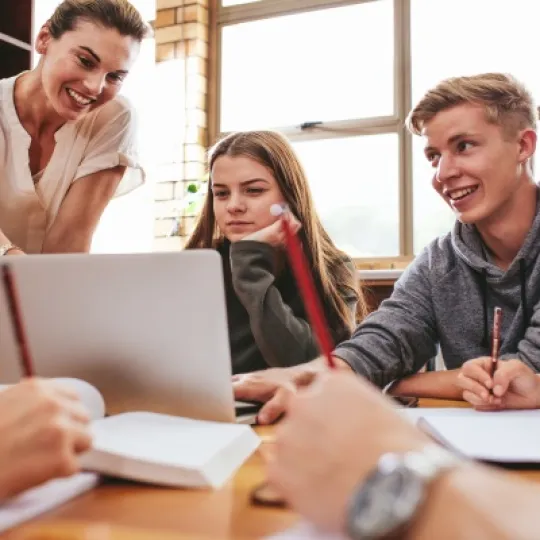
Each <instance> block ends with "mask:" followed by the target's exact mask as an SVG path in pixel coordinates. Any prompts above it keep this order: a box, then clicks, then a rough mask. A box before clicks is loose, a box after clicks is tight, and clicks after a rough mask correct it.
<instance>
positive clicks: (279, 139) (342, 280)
mask: <svg viewBox="0 0 540 540" xmlns="http://www.w3.org/2000/svg"><path fill="white" fill-rule="evenodd" d="M224 155H227V156H247V157H250V158H252V159H254V160H256V161H257V162H259V163H261V164H262V165H264V166H265V167H267V168H268V169H269V170H270V171H271V172H272V174H273V176H274V178H275V179H276V181H277V183H278V186H279V188H280V190H281V193H282V194H283V197H284V198H285V202H286V203H287V205H288V206H289V209H290V210H291V212H292V213H293V215H294V216H296V218H297V219H298V220H299V221H300V223H301V224H302V228H301V229H300V232H299V235H300V238H301V240H302V242H303V245H304V250H305V252H306V256H307V258H308V261H309V264H310V266H311V268H312V271H313V277H314V280H315V284H316V286H317V289H318V291H319V294H320V295H321V299H322V300H323V302H324V305H325V307H326V313H327V318H328V321H329V324H330V326H331V329H332V334H333V337H334V339H335V340H336V341H340V340H343V339H346V338H347V337H349V335H350V333H351V331H352V329H353V327H354V321H353V320H352V318H351V314H350V312H349V309H348V308H347V304H346V302H345V301H344V299H343V296H344V295H348V296H350V295H351V294H352V295H354V294H356V295H357V297H358V303H359V309H358V313H359V314H360V315H361V316H363V315H365V313H366V305H365V301H364V298H363V296H362V294H361V293H360V292H359V288H358V286H357V283H358V280H357V278H356V276H354V275H353V274H352V273H351V271H350V269H349V268H348V267H347V266H346V265H345V264H344V261H345V260H346V256H345V254H344V253H343V252H341V251H340V250H338V249H337V248H336V246H335V245H334V244H333V242H332V240H330V237H329V236H328V233H327V232H326V231H325V230H324V227H323V226H322V224H321V222H320V220H319V217H318V216H317V213H316V212H315V209H314V205H313V199H312V197H311V192H310V189H309V186H308V182H307V178H306V174H305V172H304V169H303V167H302V165H301V164H300V161H299V160H298V158H297V156H296V154H295V153H294V150H293V148H292V147H291V145H290V144H289V142H288V141H287V139H286V138H285V137H284V136H282V135H281V134H279V133H276V132H273V131H246V132H240V133H231V134H230V135H228V136H226V137H225V138H224V139H222V140H221V141H219V142H218V143H217V144H216V145H214V147H213V148H211V149H210V151H209V159H208V167H209V170H210V181H211V180H212V178H211V173H212V168H213V166H214V163H215V162H216V160H217V159H218V158H219V157H221V156H224ZM221 242H223V236H222V235H221V233H220V231H219V229H218V227H217V224H216V219H215V216H214V208H213V196H212V190H211V189H209V190H208V194H207V196H206V200H205V202H204V205H203V209H202V211H201V214H200V216H199V219H198V221H197V225H196V226H195V229H194V231H193V233H192V235H191V237H190V238H189V240H188V242H187V244H186V249H195V248H216V247H217V246H219V245H220V243H221Z"/></svg>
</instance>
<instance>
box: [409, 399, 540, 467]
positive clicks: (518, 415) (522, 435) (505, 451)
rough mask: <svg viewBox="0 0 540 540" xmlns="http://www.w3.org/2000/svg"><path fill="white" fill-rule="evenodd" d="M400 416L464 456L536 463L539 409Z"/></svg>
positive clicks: (539, 447)
mask: <svg viewBox="0 0 540 540" xmlns="http://www.w3.org/2000/svg"><path fill="white" fill-rule="evenodd" d="M400 413H401V414H403V415H405V416H406V417H407V418H408V419H409V420H411V421H413V422H414V423H416V424H417V425H418V427H419V428H420V429H422V430H423V431H424V432H426V433H428V434H429V435H430V436H431V437H432V438H433V439H435V440H436V441H438V442H439V443H440V444H441V445H443V446H446V447H447V448H450V449H452V450H454V451H456V452H457V453H459V454H462V455H463V456H465V457H469V458H473V459H478V460H481V461H489V462H493V463H508V464H510V463H540V410H526V411H496V412H483V411H475V410H473V409H465V408H440V409H436V408H434V409H429V408H426V409H422V408H420V409H403V410H400Z"/></svg>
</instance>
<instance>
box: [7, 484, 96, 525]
mask: <svg viewBox="0 0 540 540" xmlns="http://www.w3.org/2000/svg"><path fill="white" fill-rule="evenodd" d="M98 481H99V476H98V475H97V474H93V473H79V474H75V475H73V476H71V477H69V478H60V479H57V480H51V481H49V482H46V483H45V484H42V485H41V486H38V487H35V488H33V489H29V490H27V491H25V492H24V493H22V494H21V495H18V496H17V497H13V498H12V499H8V500H7V501H5V502H3V503H0V532H3V531H6V530H7V529H11V528H12V527H15V526H16V525H19V524H21V523H24V522H25V521H28V520H29V519H32V518H34V517H36V516H39V515H40V514H43V513H44V512H47V511H49V510H52V509H53V508H56V507H57V506H60V505H61V504H63V503H65V502H66V501H69V500H70V499H72V498H73V497H76V496H77V495H80V494H81V493H84V492H85V491H88V490H90V489H92V488H93V487H95V486H96V485H97V483H98Z"/></svg>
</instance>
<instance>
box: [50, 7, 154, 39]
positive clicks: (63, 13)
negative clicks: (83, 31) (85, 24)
mask: <svg viewBox="0 0 540 540" xmlns="http://www.w3.org/2000/svg"><path fill="white" fill-rule="evenodd" d="M81 20H84V21H89V22H93V23H95V24H98V25H101V26H103V27H104V28H115V29H116V30H118V32H119V33H120V34H121V35H122V36H130V37H132V38H134V39H135V40H137V41H139V42H140V41H142V40H143V39H144V38H145V37H147V36H148V35H149V34H150V33H151V30H150V27H149V26H148V24H147V23H146V22H144V20H143V18H142V17H141V14H140V13H139V12H138V11H137V9H135V7H134V6H133V5H132V4H130V3H129V2H128V1H127V0H64V1H63V2H62V3H61V4H60V5H59V6H58V7H57V8H56V10H55V11H54V13H53V15H52V16H51V18H50V19H49V21H48V26H49V32H50V34H51V36H52V37H53V38H54V39H59V38H60V37H61V36H62V34H64V33H66V32H70V31H72V30H74V29H75V27H76V26H77V23H78V22H79V21H81Z"/></svg>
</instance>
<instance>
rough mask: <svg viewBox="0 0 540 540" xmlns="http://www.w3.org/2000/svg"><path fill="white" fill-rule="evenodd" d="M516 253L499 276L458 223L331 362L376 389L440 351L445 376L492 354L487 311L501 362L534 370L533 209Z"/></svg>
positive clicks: (537, 239)
mask: <svg viewBox="0 0 540 540" xmlns="http://www.w3.org/2000/svg"><path fill="white" fill-rule="evenodd" d="M539 193H540V192H539V190H538V189H537V204H536V215H535V218H534V221H533V224H532V227H531V230H530V231H529V233H528V234H527V236H526V238H525V241H524V243H523V245H522V246H521V249H520V250H519V252H518V254H517V256H516V258H515V259H514V260H513V261H512V264H511V265H510V267H509V268H508V269H507V270H506V271H503V270H501V269H500V268H499V267H497V266H496V265H495V264H493V262H492V261H491V260H490V258H489V256H487V250H486V248H485V246H484V244H483V242H482V240H481V238H480V235H479V234H478V232H477V230H476V228H475V227H474V226H471V225H463V224H462V223H460V222H459V221H458V222H456V224H455V225H454V228H453V230H452V231H451V232H450V233H448V234H447V235H446V236H442V237H440V238H438V239H437V240H435V241H433V242H432V243H431V244H429V245H428V246H427V247H426V248H425V249H424V251H423V252H422V253H421V254H420V255H418V257H417V258H416V259H415V260H414V261H413V262H412V263H411V264H410V265H409V267H408V268H407V269H406V270H405V272H404V273H403V275H402V276H401V278H400V279H399V280H398V281H397V282H396V285H395V288H394V292H393V294H392V296H391V297H390V298H389V299H387V300H385V301H384V302H383V303H382V304H381V306H380V308H379V309H378V310H377V311H375V312H374V313H372V314H370V315H369V316H368V317H367V318H366V319H365V320H364V321H363V322H362V323H361V324H360V326H359V327H358V328H357V329H356V331H355V333H354V334H353V336H352V338H351V339H350V340H348V341H345V342H343V343H341V344H339V345H338V347H337V348H336V350H335V355H336V356H338V357H340V358H342V359H343V360H345V361H346V362H347V363H348V364H349V365H350V366H351V367H352V368H353V369H354V370H355V371H356V372H358V373H359V374H361V375H364V376H365V377H367V378H368V379H369V380H371V381H372V382H373V383H375V384H377V385H378V386H381V387H383V386H385V385H386V384H388V383H389V382H391V381H393V380H395V379H400V378H402V377H406V376H408V375H411V374H413V373H416V372H417V371H418V370H419V369H420V368H422V366H424V364H425V363H426V362H427V361H428V360H429V359H431V358H433V357H434V356H435V355H436V353H437V345H440V347H441V351H442V355H443V358H444V362H445V364H446V367H447V368H448V369H455V368H459V367H461V365H462V364H463V363H464V362H465V361H467V360H469V359H471V358H476V357H479V356H490V354H491V346H490V341H491V328H492V325H493V308H494V307H495V306H500V307H501V308H502V309H503V318H502V329H501V348H500V358H501V359H508V358H519V359H520V360H522V361H523V362H525V363H526V364H527V365H529V366H530V367H531V368H533V369H534V370H535V371H537V372H539V371H540V309H539V306H538V301H539V300H540V257H538V253H539V251H540V205H539V202H538V201H539Z"/></svg>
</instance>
